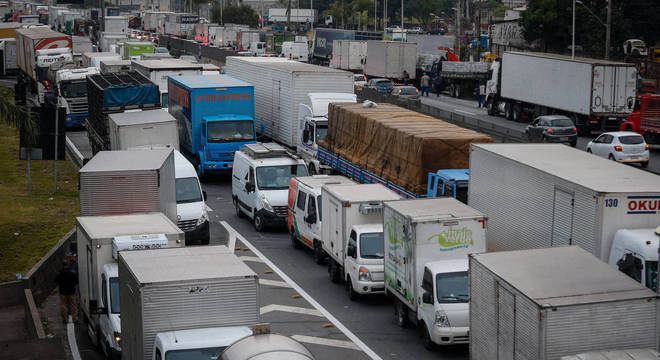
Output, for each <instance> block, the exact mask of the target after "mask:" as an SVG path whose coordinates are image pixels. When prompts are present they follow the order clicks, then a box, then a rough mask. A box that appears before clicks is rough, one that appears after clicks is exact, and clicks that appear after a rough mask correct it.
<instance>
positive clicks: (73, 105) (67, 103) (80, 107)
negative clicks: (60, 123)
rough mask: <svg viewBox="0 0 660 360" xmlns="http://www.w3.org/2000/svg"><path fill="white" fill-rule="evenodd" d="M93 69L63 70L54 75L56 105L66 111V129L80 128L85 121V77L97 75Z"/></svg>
mask: <svg viewBox="0 0 660 360" xmlns="http://www.w3.org/2000/svg"><path fill="white" fill-rule="evenodd" d="M98 73H99V70H98V69H97V68H95V67H89V68H83V69H63V70H59V71H57V73H56V74H55V82H56V85H55V89H56V92H57V104H58V106H59V107H63V108H65V109H66V127H67V128H72V127H80V126H83V125H84V124H85V121H86V120H87V75H93V74H98Z"/></svg>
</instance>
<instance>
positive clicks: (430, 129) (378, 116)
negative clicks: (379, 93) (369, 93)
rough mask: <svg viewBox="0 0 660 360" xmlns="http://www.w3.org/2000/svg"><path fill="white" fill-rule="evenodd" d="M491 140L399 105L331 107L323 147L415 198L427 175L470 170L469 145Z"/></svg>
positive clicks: (321, 142)
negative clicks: (442, 170) (448, 170)
mask: <svg viewBox="0 0 660 360" xmlns="http://www.w3.org/2000/svg"><path fill="white" fill-rule="evenodd" d="M491 142H493V139H491V138H490V137H489V136H487V135H484V134H481V133H478V132H476V131H473V130H468V129H465V128H462V127H459V126H456V125H453V124H450V123H447V122H444V121H442V120H439V119H436V118H433V117H431V116H427V115H424V114H420V113H418V112H414V111H411V110H408V109H404V108H402V107H399V106H395V105H390V104H378V105H377V106H374V107H363V105H362V104H360V103H358V104H341V103H337V104H330V106H329V111H328V135H327V136H326V137H325V138H324V139H322V140H321V141H319V144H320V145H321V146H322V147H324V148H326V149H328V150H330V151H331V152H333V153H335V154H337V155H339V156H341V157H343V158H345V159H348V160H349V161H351V162H352V163H353V164H355V165H357V166H360V167H361V168H363V169H366V170H368V171H370V172H372V173H374V174H376V175H378V176H381V177H383V178H384V179H386V180H389V181H392V182H394V183H395V184H397V185H399V186H402V187H404V188H406V189H407V190H409V191H412V192H414V193H417V194H421V193H425V192H426V183H427V180H428V173H429V172H436V171H437V170H440V169H467V168H468V167H469V151H470V143H491Z"/></svg>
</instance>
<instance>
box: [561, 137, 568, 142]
mask: <svg viewBox="0 0 660 360" xmlns="http://www.w3.org/2000/svg"><path fill="white" fill-rule="evenodd" d="M559 140H560V141H567V140H568V136H562V137H560V138H559Z"/></svg>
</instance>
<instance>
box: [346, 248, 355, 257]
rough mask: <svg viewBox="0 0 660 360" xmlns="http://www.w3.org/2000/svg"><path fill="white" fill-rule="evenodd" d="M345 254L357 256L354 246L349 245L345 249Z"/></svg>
mask: <svg viewBox="0 0 660 360" xmlns="http://www.w3.org/2000/svg"><path fill="white" fill-rule="evenodd" d="M346 256H349V257H352V258H354V257H356V256H357V254H356V249H355V246H349V247H348V249H346Z"/></svg>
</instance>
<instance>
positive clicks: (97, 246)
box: [76, 213, 185, 358]
mask: <svg viewBox="0 0 660 360" xmlns="http://www.w3.org/2000/svg"><path fill="white" fill-rule="evenodd" d="M76 229H77V230H76V231H77V232H76V239H77V242H78V287H79V292H80V309H81V311H82V316H83V317H84V319H85V323H86V324H87V330H88V333H89V335H90V338H91V340H92V342H93V343H94V344H95V345H97V346H99V347H100V348H101V350H102V351H103V353H104V354H107V355H111V356H108V358H110V357H112V358H116V357H117V355H119V354H120V353H121V325H120V322H121V320H120V317H119V316H120V311H121V309H120V306H119V274H118V270H117V254H118V252H121V251H128V250H143V249H160V248H166V247H181V246H184V243H185V238H184V235H183V232H182V231H181V230H180V229H179V228H178V227H177V226H176V225H175V223H173V222H172V221H171V220H170V219H168V218H167V217H166V216H165V215H163V214H162V213H149V214H138V215H116V216H81V217H78V218H77V219H76Z"/></svg>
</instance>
